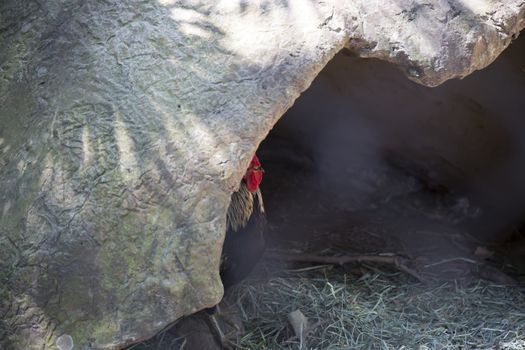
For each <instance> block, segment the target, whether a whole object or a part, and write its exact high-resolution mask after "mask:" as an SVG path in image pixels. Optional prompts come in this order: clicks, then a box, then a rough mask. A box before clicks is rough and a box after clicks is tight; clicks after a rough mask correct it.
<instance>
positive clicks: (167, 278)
mask: <svg viewBox="0 0 525 350" xmlns="http://www.w3.org/2000/svg"><path fill="white" fill-rule="evenodd" d="M524 4H525V1H518V0H511V1H504V0H500V1H492V2H485V1H471V0H469V1H437V2H433V4H431V5H430V4H428V3H426V2H423V1H402V0H398V1H394V2H389V4H388V5H385V4H384V2H380V1H377V0H376V1H364V0H362V1H333V2H316V1H311V2H310V1H302V2H299V1H274V2H271V1H260V2H243V1H239V2H236V1H229V0H228V1H226V0H225V1H219V2H205V1H174V0H150V1H133V0H130V1H116V0H110V1H105V2H100V1H80V0H74V1H68V2H64V1H60V0H52V1H45V2H42V1H36V0H33V1H23V2H20V1H15V0H7V1H3V2H2V4H1V5H0V106H1V109H0V166H1V167H0V181H1V187H0V215H1V216H0V252H1V257H2V258H1V260H0V286H1V287H0V294H1V295H0V296H1V307H0V315H2V317H1V319H2V321H1V322H2V324H1V326H0V343H1V344H3V345H4V346H5V347H7V348H13V349H31V348H42V347H44V348H60V346H62V345H60V344H63V346H65V347H68V346H69V345H72V344H74V345H75V346H78V347H79V348H86V347H87V348H109V347H115V346H122V345H125V344H129V343H132V342H134V341H138V340H140V339H144V338H147V337H150V336H152V335H153V334H154V333H155V332H157V331H159V330H161V329H162V328H163V327H164V326H166V325H167V324H168V323H170V322H172V321H173V320H175V319H177V318H178V317H180V316H183V315H187V314H190V313H193V312H195V311H197V310H200V309H202V308H205V307H209V306H211V305H214V304H215V303H217V302H218V300H219V299H220V298H221V295H222V286H221V284H220V280H219V276H218V264H219V257H220V249H221V244H222V240H223V237H224V231H225V213H226V209H227V206H228V201H229V196H230V194H231V192H232V191H233V190H235V188H236V186H237V184H238V183H239V181H240V178H241V176H242V174H243V172H244V169H245V168H246V166H247V164H248V162H249V161H250V159H251V156H252V154H253V152H254V150H255V149H256V148H257V145H258V144H259V142H261V140H262V139H264V137H265V136H266V134H267V133H268V131H269V130H270V129H271V128H272V126H273V125H274V124H275V122H276V121H277V120H278V119H279V117H280V116H281V115H282V114H283V113H284V112H285V111H286V110H287V109H288V108H289V107H290V106H291V104H292V103H293V101H294V100H295V99H296V98H297V97H298V96H299V94H300V93H301V92H302V91H304V90H305V89H306V88H307V87H308V86H309V84H310V83H311V81H312V80H313V78H314V77H315V76H316V74H317V73H318V72H319V71H320V70H321V69H322V68H323V67H324V65H325V64H326V63H327V62H328V61H329V60H330V59H331V58H332V57H333V55H335V53H336V52H338V51H339V50H340V49H342V48H343V47H345V46H346V47H350V48H353V49H354V50H356V51H357V52H358V53H359V54H360V55H362V56H364V57H379V58H382V59H385V60H389V61H393V62H396V63H397V64H399V65H400V67H402V69H403V70H404V71H405V72H407V74H408V76H409V77H410V79H413V80H415V81H418V82H420V83H423V84H426V85H429V86H434V85H437V84H439V83H441V82H443V81H444V80H446V79H450V78H453V77H461V76H465V75H467V74H469V73H470V72H472V71H473V70H476V69H481V68H483V67H484V66H486V65H487V64H489V63H490V62H492V60H494V59H495V58H496V57H497V55H498V54H499V53H500V52H501V51H502V50H503V49H504V48H505V47H506V46H507V45H508V44H509V43H510V41H511V39H512V37H513V36H515V35H517V33H518V31H519V30H520V29H521V28H523V26H524V12H525V5H524ZM69 341H71V342H69Z"/></svg>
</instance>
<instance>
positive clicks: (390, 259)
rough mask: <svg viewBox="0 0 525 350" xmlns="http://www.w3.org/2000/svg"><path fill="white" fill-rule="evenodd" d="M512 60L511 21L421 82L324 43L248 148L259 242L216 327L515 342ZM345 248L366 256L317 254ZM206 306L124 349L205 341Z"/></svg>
mask: <svg viewBox="0 0 525 350" xmlns="http://www.w3.org/2000/svg"><path fill="white" fill-rule="evenodd" d="M523 62H525V37H522V38H520V39H518V40H516V41H515V42H513V43H512V45H511V46H510V47H509V48H508V49H507V50H506V51H505V52H503V54H502V55H501V56H500V57H499V58H498V59H497V60H496V61H495V62H494V63H493V64H492V65H490V66H489V67H487V68H486V69H484V70H483V71H479V72H475V73H474V74H472V75H470V76H468V77H466V78H465V79H463V80H453V81H448V82H446V83H445V84H443V85H441V86H439V87H436V88H426V87H423V86H420V85H417V84H415V83H413V82H411V81H409V80H408V79H407V78H406V77H405V76H404V75H403V74H402V72H400V71H399V70H397V69H396V67H394V66H393V65H391V64H389V63H385V62H381V61H378V60H374V59H367V60H363V59H360V58H358V57H354V56H352V54H351V53H349V52H341V53H339V54H337V55H336V57H335V58H334V59H333V60H332V61H331V62H330V63H329V64H328V65H327V67H325V69H324V70H323V71H322V72H321V73H320V74H319V76H318V77H317V78H316V79H315V81H314V82H313V83H312V85H311V87H310V88H309V89H308V90H307V91H305V92H304V93H303V94H302V95H301V96H300V97H299V98H298V100H297V101H296V102H295V104H294V106H293V107H292V108H290V110H289V111H288V112H287V113H286V114H285V115H284V116H283V117H282V118H281V120H280V121H279V122H278V123H277V125H276V126H275V127H274V129H273V130H272V131H271V132H270V133H269V135H268V137H267V138H266V139H265V140H264V141H263V142H262V144H261V145H260V147H259V150H258V152H257V154H258V155H259V158H260V159H261V161H262V163H263V167H264V169H265V176H264V181H263V182H262V185H261V189H262V193H263V197H264V202H265V207H266V212H267V219H268V226H267V229H266V231H265V235H266V241H267V250H266V253H265V255H264V256H263V258H262V260H261V261H260V262H259V265H258V267H257V268H256V269H255V270H254V271H253V272H252V274H251V276H250V277H249V278H248V279H247V280H246V281H245V282H244V283H243V284H241V285H239V286H237V287H235V288H233V289H231V290H230V291H229V292H230V293H228V294H227V296H226V297H225V298H224V300H223V301H222V302H221V304H220V305H221V309H222V316H219V315H217V320H219V321H220V320H221V319H223V321H224V318H223V316H224V315H226V317H225V318H229V322H222V323H221V322H219V323H221V325H222V327H223V330H227V331H228V332H225V334H224V335H226V333H228V334H233V336H232V337H231V338H230V339H229V342H230V343H231V344H235V346H236V347H238V348H245V349H309V348H317V349H328V348H345V349H355V348H367V349H380V348H385V349H386V348H396V349H459V348H461V349H463V348H464V349H471V348H500V349H518V348H523V347H524V346H525V338H524V337H523V334H524V333H523V332H525V318H524V317H523V308H525V293H523V285H524V277H523V275H524V273H525V244H523V242H525V235H524V233H523V232H524V231H525V230H524V226H523V223H524V222H525V209H524V208H525V186H524V184H523V179H525V137H523V133H524V130H525V118H524V115H525V114H524V113H523V111H524V110H525V99H524V98H523V97H524V96H525V71H524V68H525V66H524V63H523ZM248 243H249V242H248ZM345 256H352V257H356V256H358V257H366V258H368V259H366V258H365V259H362V260H361V261H359V262H358V263H357V264H355V263H353V264H344V266H337V264H334V260H332V261H328V260H326V261H323V260H322V259H319V257H321V258H326V257H331V258H335V259H336V260H335V262H337V259H339V258H341V257H345ZM371 257H372V258H373V257H375V258H376V259H375V260H374V259H370V258H371ZM316 259H317V260H316ZM436 282H437V283H436ZM509 286H512V288H508V287H509ZM207 319H208V316H207V315H206V312H200V313H198V314H196V315H193V316H191V317H189V318H186V319H185V322H179V323H177V324H176V325H175V327H173V328H172V329H170V330H168V331H166V332H162V333H161V334H160V335H158V336H156V337H155V338H154V339H152V340H151V341H150V342H148V343H145V344H143V345H140V346H139V347H138V349H149V348H158V349H160V348H162V349H164V348H166V349H167V348H170V349H171V348H178V347H177V346H181V347H183V348H185V349H188V348H189V349H193V348H195V349H205V348H206V349H216V348H217V349H218V348H219V347H217V346H218V345H217V344H216V339H215V340H214V338H216V337H213V336H212V335H211V333H210V327H209V321H206V320H207ZM232 324H233V326H232ZM177 327H179V328H177ZM212 328H213V327H212ZM188 339H189V340H188ZM186 340H188V341H187V342H186ZM152 344H153V345H152ZM161 344H167V345H166V346H167V347H161V346H160V345H161ZM188 344H197V345H193V347H192V346H191V345H188ZM202 344H204V345H202ZM155 346H156V347H155ZM163 346H164V345H163Z"/></svg>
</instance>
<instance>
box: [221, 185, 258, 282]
mask: <svg viewBox="0 0 525 350" xmlns="http://www.w3.org/2000/svg"><path fill="white" fill-rule="evenodd" d="M227 226H228V229H227V232H226V238H225V240H224V246H223V251H222V263H221V270H220V274H221V280H222V284H223V285H224V288H225V289H228V288H229V287H231V286H232V285H235V284H237V283H239V282H240V281H242V280H243V279H244V278H245V277H246V276H247V275H248V274H249V273H250V272H251V271H252V270H253V268H254V267H255V265H256V264H257V262H258V261H259V260H260V258H261V256H262V254H263V253H264V249H265V246H266V243H265V239H264V229H265V226H266V216H265V212H264V203H263V199H262V194H261V190H260V188H259V187H257V190H256V191H255V192H251V191H249V190H248V187H247V185H246V183H245V182H244V180H243V182H242V183H241V185H240V188H239V190H238V191H237V192H234V193H233V194H232V198H231V202H230V207H229V208H228V216H227Z"/></svg>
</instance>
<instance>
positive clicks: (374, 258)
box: [265, 252, 423, 282]
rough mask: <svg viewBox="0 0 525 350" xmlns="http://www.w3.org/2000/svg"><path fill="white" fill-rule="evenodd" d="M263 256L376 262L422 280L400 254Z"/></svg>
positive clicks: (279, 254) (296, 259)
mask: <svg viewBox="0 0 525 350" xmlns="http://www.w3.org/2000/svg"><path fill="white" fill-rule="evenodd" d="M265 257H267V258H269V259H276V260H284V261H293V262H308V263H319V264H332V265H341V266H342V265H344V264H348V263H353V262H357V263H364V262H367V263H378V264H390V265H394V266H395V267H396V268H398V269H399V270H401V271H403V272H405V273H407V274H409V275H410V276H412V277H414V278H415V279H417V280H418V281H420V282H423V279H422V278H421V276H420V275H419V274H418V273H417V272H416V271H415V270H413V269H411V268H409V267H408V266H407V263H408V262H409V260H408V259H406V258H403V257H400V256H395V255H393V256H383V255H343V256H324V255H314V254H296V255H291V254H284V253H276V252H268V253H266V254H265Z"/></svg>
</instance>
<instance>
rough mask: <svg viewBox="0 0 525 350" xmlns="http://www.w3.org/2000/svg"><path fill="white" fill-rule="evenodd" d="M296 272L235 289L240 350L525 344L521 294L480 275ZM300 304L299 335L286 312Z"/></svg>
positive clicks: (517, 346)
mask: <svg viewBox="0 0 525 350" xmlns="http://www.w3.org/2000/svg"><path fill="white" fill-rule="evenodd" d="M369 271H370V272H369V273H365V274H364V275H362V276H361V277H355V276H353V275H352V274H349V273H346V272H345V270H344V269H343V268H339V267H331V266H324V267H319V268H315V269H305V270H296V271H292V272H289V273H288V274H287V275H285V276H282V277H278V278H272V279H270V280H269V281H257V280H251V281H248V282H247V283H245V284H243V285H242V286H240V287H238V288H237V290H236V291H235V297H236V298H237V299H238V303H239V306H240V308H241V311H242V316H243V319H244V323H245V327H246V330H247V333H246V335H245V336H244V337H243V338H242V340H241V342H240V344H239V347H240V348H244V349H253V350H255V349H299V348H301V347H302V348H303V349H498V348H499V349H525V294H524V290H523V289H519V288H517V287H514V288H509V287H506V286H502V285H498V284H494V283H491V282H487V281H483V280H477V281H472V282H469V283H466V284H464V285H459V284H458V283H455V282H446V283H441V284H439V285H435V286H431V287H430V286H428V285H423V284H421V283H419V282H417V281H414V280H413V279H411V278H410V277H408V276H406V275H405V274H402V273H398V272H387V271H381V270H377V269H375V268H372V267H371V269H370V270H369ZM296 309H300V310H301V311H302V312H303V313H304V314H305V315H306V316H307V317H308V320H309V325H310V331H309V334H308V335H307V336H306V337H305V339H298V338H297V337H295V334H294V333H293V330H292V327H291V326H290V325H289V324H288V321H287V315H288V313H290V312H292V311H294V310H296Z"/></svg>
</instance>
